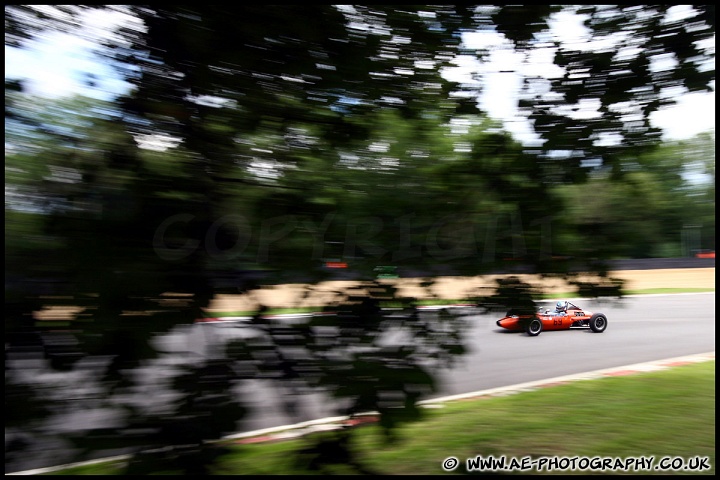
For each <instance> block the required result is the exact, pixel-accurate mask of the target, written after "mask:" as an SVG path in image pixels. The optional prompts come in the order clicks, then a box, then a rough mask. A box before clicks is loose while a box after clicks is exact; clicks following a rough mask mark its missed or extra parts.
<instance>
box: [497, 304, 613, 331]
mask: <svg viewBox="0 0 720 480" xmlns="http://www.w3.org/2000/svg"><path fill="white" fill-rule="evenodd" d="M496 323H497V326H498V327H502V328H504V329H506V330H513V331H524V332H526V333H527V334H528V335H530V336H531V337H535V336H537V335H540V332H542V331H543V330H548V331H551V330H570V329H575V328H583V329H587V328H589V329H590V330H592V331H593V332H595V333H602V332H604V331H605V329H606V328H607V317H606V316H605V315H604V314H602V313H597V312H595V313H594V312H588V311H587V310H583V309H582V308H580V307H578V306H577V305H574V304H572V303H570V302H563V301H560V302H557V304H556V308H555V310H554V311H552V310H546V309H540V310H539V311H537V312H536V313H535V314H532V315H518V314H517V313H515V312H513V311H509V312H508V313H507V314H506V315H505V316H504V317H503V318H501V319H500V320H498V321H497V322H496Z"/></svg>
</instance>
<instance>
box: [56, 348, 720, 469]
mask: <svg viewBox="0 0 720 480" xmlns="http://www.w3.org/2000/svg"><path fill="white" fill-rule="evenodd" d="M424 412H425V418H424V419H423V420H421V421H419V422H415V423H411V424H407V425H405V426H402V427H400V428H399V430H398V432H397V433H398V441H397V442H395V443H392V444H386V443H385V442H384V440H383V438H384V437H383V436H382V435H381V431H380V429H379V427H378V426H377V425H375V424H367V425H364V426H360V427H356V430H355V432H354V433H353V439H352V441H353V445H354V448H355V451H356V452H357V453H358V460H359V461H360V462H362V464H363V465H364V466H365V467H366V468H368V469H371V470H372V471H374V472H376V473H379V474H386V475H405V474H408V475H409V474H413V475H437V474H445V473H449V472H445V471H444V470H443V469H442V467H441V464H442V461H443V460H444V459H445V458H447V457H450V456H454V457H456V458H458V459H459V460H460V464H461V467H460V468H458V469H457V470H456V471H454V472H452V473H465V471H464V465H465V460H466V459H468V458H475V457H476V456H478V455H481V456H483V457H487V456H490V455H493V456H494V457H495V458H496V459H499V458H501V457H502V456H505V457H506V459H507V460H508V461H510V460H511V459H512V458H515V459H517V460H518V461H519V460H520V459H522V458H523V457H528V456H529V457H531V459H533V460H536V459H538V458H540V457H567V458H573V457H578V458H588V459H590V458H597V457H604V458H608V459H609V458H613V459H615V458H623V459H624V458H627V457H644V458H648V457H651V456H652V457H654V458H655V462H656V464H657V462H659V461H660V459H661V458H664V457H671V458H680V459H682V460H690V459H693V458H696V457H708V461H709V464H710V466H711V468H710V469H709V470H706V471H703V472H697V471H686V472H677V471H667V472H658V471H652V472H649V471H629V472H620V471H605V472H597V471H596V472H592V471H576V472H575V473H578V474H593V473H596V474H597V473H604V474H619V473H627V474H658V473H664V474H668V475H670V474H708V475H714V473H715V362H714V361H709V362H703V363H698V364H691V365H685V366H678V367H673V368H670V369H667V370H663V371H657V372H651V373H640V374H635V375H631V376H624V377H607V378H602V379H596V380H589V381H576V382H571V383H568V384H564V385H558V386H552V387H545V388H542V389H538V390H534V391H530V392H523V393H517V394H514V395H510V396H505V397H488V398H484V399H471V400H462V401H454V402H449V403H446V404H444V405H443V408H439V409H426V410H424ZM331 434H332V433H330V432H324V433H316V434H313V436H314V437H317V436H319V435H331ZM312 439H313V437H311V436H307V437H303V438H300V439H294V440H285V441H278V442H272V443H257V444H243V445H239V444H238V445H233V450H232V453H231V454H229V455H227V456H225V457H223V459H222V461H221V462H220V463H219V464H218V467H217V470H216V471H215V472H213V473H214V474H218V475H220V474H225V475H292V474H307V473H313V472H308V471H306V470H303V469H301V468H298V466H297V464H296V459H297V458H298V454H297V452H298V451H299V450H300V449H301V448H303V447H306V446H308V444H309V441H310V440H312ZM120 473H121V472H120V467H119V464H118V463H117V462H115V463H110V464H97V465H89V466H83V467H78V468H71V469H66V470H63V471H61V472H54V473H51V474H54V475H70V474H74V475H91V474H92V475H113V474H120ZM314 473H317V472H314ZM325 473H340V474H343V473H345V474H347V473H356V472H354V471H353V470H352V469H350V468H349V467H348V466H347V465H337V466H336V467H335V468H334V469H332V470H329V471H327V472H325ZM482 473H489V472H482ZM501 473H505V472H501ZM507 473H510V472H507ZM514 473H525V474H527V473H535V472H528V471H524V472H514ZM540 473H543V472H540ZM551 473H555V474H559V473H562V474H568V473H571V472H570V471H562V472H559V471H555V472H551Z"/></svg>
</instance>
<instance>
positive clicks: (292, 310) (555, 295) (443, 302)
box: [208, 288, 715, 318]
mask: <svg viewBox="0 0 720 480" xmlns="http://www.w3.org/2000/svg"><path fill="white" fill-rule="evenodd" d="M714 291H715V289H714V288H651V289H647V290H627V291H625V292H623V295H649V294H674V293H708V292H714ZM575 297H577V292H566V293H552V294H543V295H540V297H539V299H540V300H552V299H558V298H575ZM468 302H470V300H468V299H463V298H460V299H440V298H431V299H423V300H418V301H417V302H416V305H418V306H433V305H449V304H462V303H468ZM381 304H382V306H383V307H385V308H393V307H400V306H402V304H401V303H400V302H392V301H388V302H381ZM321 309H322V307H319V306H318V307H303V308H272V309H269V310H268V311H267V314H268V315H279V314H288V313H312V312H317V311H319V310H321ZM254 313H255V312H253V311H234V312H213V313H209V314H208V316H209V317H215V318H222V317H246V316H251V315H253V314H254Z"/></svg>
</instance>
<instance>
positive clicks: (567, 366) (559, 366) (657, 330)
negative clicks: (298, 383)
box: [5, 292, 715, 473]
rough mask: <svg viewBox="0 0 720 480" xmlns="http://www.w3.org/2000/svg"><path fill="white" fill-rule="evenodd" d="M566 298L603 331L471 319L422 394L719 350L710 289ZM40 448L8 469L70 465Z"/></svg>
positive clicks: (76, 421) (93, 418)
mask: <svg viewBox="0 0 720 480" xmlns="http://www.w3.org/2000/svg"><path fill="white" fill-rule="evenodd" d="M569 300H571V301H573V303H575V304H576V305H578V306H580V307H581V308H584V309H586V310H590V311H594V312H602V313H604V314H605V315H606V316H607V318H608V327H607V329H606V330H605V332H603V333H593V332H591V331H590V330H568V331H554V332H550V331H545V332H542V333H541V334H540V335H539V336H537V337H529V336H527V335H526V334H525V333H514V332H507V331H504V330H502V329H500V328H499V327H498V326H497V325H495V321H496V320H497V318H499V317H498V316H497V315H477V314H474V315H468V316H467V317H466V318H467V320H468V322H469V323H470V325H471V327H470V330H469V333H468V345H469V347H470V353H468V354H467V355H465V356H464V357H462V358H461V359H460V362H459V363H458V365H457V366H456V367H455V368H453V369H451V370H448V371H445V372H442V374H441V378H442V384H441V388H440V390H439V391H438V392H435V393H433V394H432V395H431V396H429V397H428V399H429V398H436V397H444V396H449V395H457V394H462V393H468V392H475V391H481V390H487V389H492V388H498V387H503V386H509V385H514V384H521V383H526V382H532V381H539V380H543V379H547V378H553V377H559V376H564V375H571V374H576V373H583V372H588V371H593V370H599V369H605V368H613V367H619V366H623V365H628V364H634V363H641V362H649V361H653V360H661V359H666V358H671V357H679V356H684V355H692V354H699V353H706V352H714V351H715V293H714V292H712V293H694V294H673V295H643V296H629V297H625V298H624V299H622V300H620V301H614V302H609V301H605V302H603V303H600V302H598V301H592V300H583V299H569ZM423 314H427V315H434V314H435V313H434V312H433V311H429V312H426V313H423ZM245 331H246V327H244V326H243V322H242V321H240V322H236V323H217V324H212V323H208V324H197V325H194V326H192V327H187V328H184V329H180V330H177V331H176V332H175V333H173V334H170V335H167V336H165V337H164V338H162V339H160V340H159V341H158V345H159V346H161V347H162V349H163V350H165V351H169V352H173V353H170V354H169V355H168V356H167V357H166V358H165V359H164V360H163V363H162V364H161V365H158V366H156V367H150V368H148V369H146V370H145V374H146V375H147V378H148V381H149V382H154V379H155V378H157V377H158V375H162V372H167V369H168V368H167V366H168V365H171V364H172V363H173V362H176V361H182V359H187V358H201V357H202V356H204V355H206V354H208V353H210V352H212V351H213V345H217V344H218V343H222V342H223V340H224V339H229V338H232V337H237V336H243V335H244V332H245ZM47 378H48V381H51V379H50V377H47ZM52 381H57V378H56V379H55V380H52ZM73 382H80V383H81V382H82V379H81V378H79V377H73V376H71V375H69V376H67V377H66V378H63V379H62V383H63V384H64V386H65V387H66V388H72V383H73ZM151 384H152V383H151ZM78 388H80V387H78ZM145 393H146V394H147V393H149V391H148V392H145ZM153 393H154V392H153ZM154 394H155V393H154ZM238 394H239V395H242V397H243V398H244V399H245V400H246V402H247V404H248V406H249V407H251V408H252V409H253V414H252V416H251V418H250V419H249V420H248V421H247V422H245V423H244V424H243V425H241V426H239V429H238V432H239V433H240V432H244V431H252V430H258V429H265V428H270V427H278V426H282V425H289V424H295V423H298V422H304V421H309V420H314V419H318V418H323V417H328V416H336V415H338V413H337V412H336V411H334V410H332V409H331V408H330V404H329V402H327V400H326V399H324V398H322V396H320V395H319V394H305V395H300V396H297V395H292V394H290V392H287V391H284V390H282V386H281V384H275V385H273V384H270V383H268V382H267V381H262V382H261V381H253V382H247V383H246V384H245V385H243V386H241V387H240V388H239V389H238ZM146 397H151V396H148V395H146ZM283 402H295V406H296V409H297V410H296V412H297V413H296V414H295V415H292V416H289V415H287V414H285V413H283V409H282V403H283ZM114 419H115V418H114V417H113V413H112V412H110V411H107V410H101V409H98V411H92V410H84V411H82V412H72V411H68V412H66V413H65V414H64V415H63V416H62V417H60V418H56V419H53V420H51V421H50V422H48V429H49V430H52V432H53V433H55V434H60V436H61V435H62V432H64V431H70V430H80V429H82V428H86V427H89V426H91V425H93V424H95V425H99V424H106V423H107V422H112V421H113V420H114ZM42 448H43V449H44V450H41V449H39V450H38V454H37V455H33V456H32V458H25V459H23V461H22V462H16V463H15V464H10V465H9V464H8V463H7V459H6V465H5V470H6V473H10V472H18V471H21V470H23V471H24V470H29V469H33V468H41V467H49V466H52V465H59V464H63V463H67V462H69V461H71V460H70V458H69V457H66V455H65V454H64V453H63V452H62V448H63V445H62V443H55V444H53V443H50V444H48V443H46V444H44V446H43V447H42ZM118 453H121V452H108V455H113V454H118ZM104 456H107V455H104Z"/></svg>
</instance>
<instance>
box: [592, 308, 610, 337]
mask: <svg viewBox="0 0 720 480" xmlns="http://www.w3.org/2000/svg"><path fill="white" fill-rule="evenodd" d="M606 328H607V317H605V315H603V314H602V313H596V314H595V315H593V316H592V317H590V330H592V331H593V332H595V333H602V332H604V331H605V329H606Z"/></svg>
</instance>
